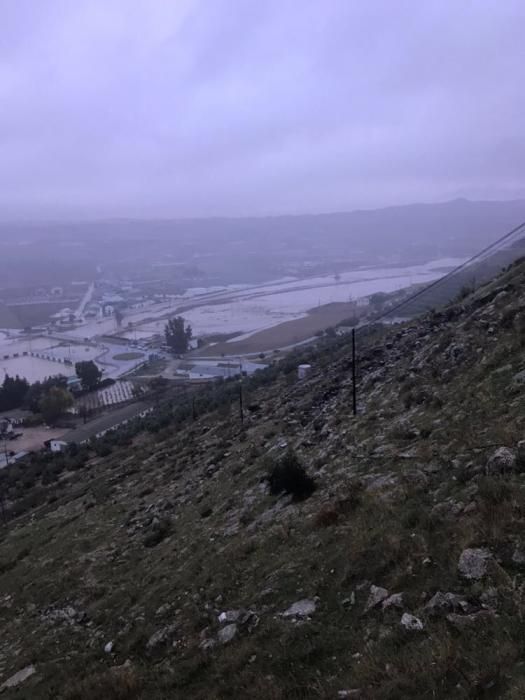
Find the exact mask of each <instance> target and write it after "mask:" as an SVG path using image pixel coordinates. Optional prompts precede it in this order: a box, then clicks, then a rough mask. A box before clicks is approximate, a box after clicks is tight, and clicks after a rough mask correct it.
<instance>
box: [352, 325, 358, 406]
mask: <svg viewBox="0 0 525 700" xmlns="http://www.w3.org/2000/svg"><path fill="white" fill-rule="evenodd" d="M355 375H356V369H355V328H352V409H353V413H354V416H356V415H357V386H356V379H355Z"/></svg>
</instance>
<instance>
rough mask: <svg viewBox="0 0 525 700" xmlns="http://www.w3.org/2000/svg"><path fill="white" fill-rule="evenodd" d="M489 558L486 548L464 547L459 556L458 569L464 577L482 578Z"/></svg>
mask: <svg viewBox="0 0 525 700" xmlns="http://www.w3.org/2000/svg"><path fill="white" fill-rule="evenodd" d="M491 559H492V554H491V553H490V552H489V550H488V549H483V548H479V549H464V550H463V551H462V552H461V556H460V557H459V562H458V571H459V573H460V574H461V575H462V576H463V577H464V578H466V579H480V578H483V576H485V574H486V573H487V567H488V563H489V561H490V560H491Z"/></svg>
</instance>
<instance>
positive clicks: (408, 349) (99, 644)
mask: <svg viewBox="0 0 525 700" xmlns="http://www.w3.org/2000/svg"><path fill="white" fill-rule="evenodd" d="M524 285H525V263H520V264H518V265H515V266H513V267H512V268H511V269H510V270H509V271H508V272H506V273H505V274H503V275H502V276H501V277H499V278H498V279H496V280H495V281H494V282H492V283H490V284H488V285H486V286H485V287H482V288H481V289H480V290H478V291H477V292H476V294H474V295H471V296H470V297H467V298H466V299H465V300H464V301H463V303H462V304H461V305H455V306H451V307H449V308H447V309H445V310H444V311H442V312H440V313H433V314H430V315H428V316H427V317H425V318H423V319H420V320H419V321H413V322H411V323H410V324H406V325H401V326H395V327H392V328H390V329H386V330H383V329H381V328H378V329H376V330H375V331H374V332H371V331H370V332H368V333H364V332H362V333H361V334H359V335H358V353H359V364H358V370H359V373H358V376H359V408H360V411H359V415H358V416H357V417H353V416H352V413H351V406H352V399H351V388H352V384H351V371H350V369H351V357H350V353H349V347H348V345H347V343H346V341H345V340H344V339H339V340H335V341H333V342H331V341H324V344H323V345H322V346H320V347H319V349H318V350H317V351H316V350H310V351H308V352H307V351H304V352H303V353H302V354H299V353H297V354H296V355H295V356H292V357H290V359H289V360H287V361H285V362H284V363H283V364H281V365H279V366H278V367H273V368H270V369H269V370H266V371H265V372H264V373H263V374H261V375H260V376H257V375H256V376H255V377H254V379H253V380H251V381H249V382H247V383H246V384H245V396H244V398H245V404H244V407H245V422H244V425H243V426H241V424H240V418H239V410H238V403H237V396H238V387H237V385H236V384H235V383H232V382H230V383H226V384H224V385H223V386H222V387H220V386H218V387H217V388H214V389H207V390H203V393H202V395H201V394H197V401H196V408H197V418H196V420H194V421H192V419H191V403H189V404H188V401H189V398H188V397H187V396H184V397H179V398H178V399H177V398H175V399H174V403H173V404H171V407H170V405H169V404H166V405H165V406H164V407H163V404H162V401H161V405H160V408H159V409H158V412H157V414H156V415H154V416H153V418H151V419H149V422H148V424H147V426H146V427H147V428H148V429H147V430H142V431H141V430H139V431H138V432H137V428H134V429H131V428H130V429H128V430H127V431H125V432H123V433H120V435H118V436H114V437H112V438H109V439H108V438H107V439H106V440H105V442H104V443H103V445H102V444H101V445H99V446H97V448H96V452H97V453H98V456H97V454H95V452H94V451H90V453H89V454H87V453H85V452H83V451H81V452H79V453H77V454H71V455H70V456H66V457H64V456H61V457H58V458H56V459H55V460H51V459H50V460H47V461H46V460H44V459H42V460H36V461H34V462H33V463H32V464H31V465H30V467H26V468H24V467H13V468H11V469H10V470H9V472H7V471H2V472H0V479H1V483H2V484H3V487H4V489H5V493H6V496H7V502H6V506H7V512H8V513H10V516H9V517H10V518H11V521H10V522H9V526H8V527H3V528H2V529H1V532H0V536H1V538H2V539H1V555H0V591H1V594H0V611H1V615H0V685H1V684H2V683H4V684H5V683H6V682H7V684H8V685H7V686H5V685H4V686H2V687H3V688H4V689H5V693H4V695H3V697H6V698H11V697H13V698H31V699H32V700H39V699H42V700H43V699H44V698H46V699H48V698H67V699H69V700H73V699H81V700H93V699H94V698H107V699H108V700H111V699H115V700H116V699H120V700H122V699H125V700H130V699H131V698H143V699H144V700H146V699H148V700H149V699H153V698H155V699H156V698H196V699H199V698H202V699H203V700H204V698H206V699H207V700H208V699H210V698H223V699H226V698H234V697H235V698H260V699H261V700H262V699H263V698H264V700H267V699H268V698H271V699H282V700H284V699H285V698H286V700H288V699H289V698H338V697H339V698H372V699H376V698H389V699H394V698H409V697H410V698H418V699H419V698H473V697H503V698H509V699H512V700H518V699H519V698H522V697H523V696H524V694H525V676H524V674H523V664H524V662H525V657H524V652H523V634H524V630H525V627H524V621H523V615H524V610H525V597H524V590H525V589H524V582H525V578H524V576H525V539H524V534H523V533H524V525H525V484H524V481H523V470H524V468H525V466H524V465H525V451H524V450H525V448H524V442H523V436H524V427H525V417H524V415H525V414H524V412H523V407H524V396H525V394H524V391H525V389H524V387H525V384H524V379H523V377H524V375H525V364H524V360H523V347H524V345H525V304H524V301H523V289H524ZM305 360H307V361H310V362H311V363H312V365H313V372H312V374H311V375H310V377H308V378H307V379H306V380H303V381H299V380H297V378H296V366H297V364H298V363H299V362H301V361H305ZM119 445H120V446H119ZM290 451H291V452H290ZM108 453H109V454H108ZM102 455H104V456H102ZM294 455H295V457H297V459H298V460H299V462H300V463H301V464H302V465H304V467H305V469H306V472H307V474H308V475H309V477H311V478H312V479H313V480H314V481H315V490H314V492H313V493H312V494H311V495H310V492H311V488H310V486H311V484H310V482H309V481H308V480H306V481H305V480H304V479H302V478H301V477H300V476H298V475H297V473H296V472H294V474H292V478H291V481H289V482H288V488H291V489H292V490H296V491H297V493H298V495H299V493H300V495H301V496H302V498H294V497H293V496H292V495H286V494H285V493H281V494H280V495H279V494H278V493H272V489H271V488H270V486H272V484H273V486H274V487H276V488H274V490H278V488H277V487H278V483H277V477H278V470H277V471H276V469H275V467H276V465H282V464H283V459H284V460H285V461H286V460H288V464H289V465H290V460H291V462H292V464H293V461H294V459H295V457H294ZM289 469H290V468H289ZM272 470H273V477H272V480H271V481H270V482H268V481H267V475H268V474H269V473H271V472H272ZM281 470H282V466H281ZM293 471H294V470H293V469H292V472H293ZM286 473H287V474H290V471H288V472H286ZM281 476H282V471H281ZM283 483H287V482H286V479H285V481H284V482H283ZM290 484H291V485H290ZM298 484H299V486H300V488H299V489H298V490H297V487H298ZM15 516H16V517H15ZM14 674H19V675H14ZM13 676H14V678H13ZM10 684H11V685H10Z"/></svg>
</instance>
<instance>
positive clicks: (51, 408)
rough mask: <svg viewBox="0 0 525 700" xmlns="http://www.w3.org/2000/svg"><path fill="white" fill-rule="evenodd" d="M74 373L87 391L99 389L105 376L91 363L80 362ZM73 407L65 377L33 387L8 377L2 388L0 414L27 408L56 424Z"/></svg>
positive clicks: (55, 377)
mask: <svg viewBox="0 0 525 700" xmlns="http://www.w3.org/2000/svg"><path fill="white" fill-rule="evenodd" d="M75 372H76V375H77V377H78V378H79V379H80V383H81V386H82V389H83V390H84V391H92V390H93V389H96V388H97V387H98V386H99V385H100V380H101V379H102V372H101V371H100V369H99V368H98V367H97V365H96V364H95V363H94V362H93V361H92V360H87V361H83V362H77V363H76V365H75ZM72 405H73V396H72V395H71V392H70V391H69V389H68V380H67V377H65V376H64V375H62V374H57V375H55V376H52V377H47V378H46V379H44V380H43V381H36V382H34V383H33V384H30V383H29V382H28V381H27V379H25V378H24V377H19V376H18V375H16V376H15V377H11V376H9V375H8V374H6V375H5V377H4V381H3V382H2V384H1V386H0V412H3V411H12V410H14V409H17V408H24V409H27V410H29V411H31V412H32V413H41V414H42V418H43V419H44V421H45V422H46V423H49V424H53V423H54V422H55V421H56V420H58V418H59V417H60V416H61V415H63V414H64V413H65V412H66V411H67V409H68V408H70V407H71V406H72Z"/></svg>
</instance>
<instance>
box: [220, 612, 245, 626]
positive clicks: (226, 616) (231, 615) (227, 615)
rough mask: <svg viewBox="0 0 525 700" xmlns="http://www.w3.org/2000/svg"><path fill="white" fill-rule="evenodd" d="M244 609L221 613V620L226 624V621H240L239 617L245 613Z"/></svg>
mask: <svg viewBox="0 0 525 700" xmlns="http://www.w3.org/2000/svg"><path fill="white" fill-rule="evenodd" d="M243 612H244V610H227V611H226V612H222V613H221V614H220V615H219V622H220V623H222V624H224V623H225V622H228V623H230V622H238V621H239V618H240V617H241V615H242V614H243Z"/></svg>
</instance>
